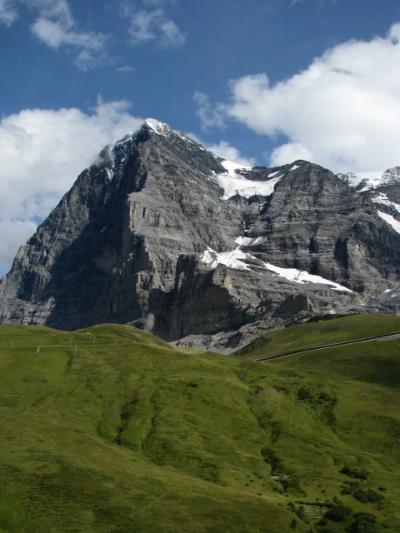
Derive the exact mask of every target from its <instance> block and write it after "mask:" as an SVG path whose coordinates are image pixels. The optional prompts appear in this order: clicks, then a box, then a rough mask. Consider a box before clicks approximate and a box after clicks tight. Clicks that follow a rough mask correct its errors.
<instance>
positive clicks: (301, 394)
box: [297, 386, 313, 401]
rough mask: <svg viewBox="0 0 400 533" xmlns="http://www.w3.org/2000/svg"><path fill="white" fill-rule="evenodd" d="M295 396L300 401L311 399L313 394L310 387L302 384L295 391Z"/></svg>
mask: <svg viewBox="0 0 400 533" xmlns="http://www.w3.org/2000/svg"><path fill="white" fill-rule="evenodd" d="M297 398H298V399H299V400H302V401H306V400H312V398H313V395H312V392H311V391H310V389H308V388H307V387H305V386H303V387H301V388H300V389H299V390H298V391H297Z"/></svg>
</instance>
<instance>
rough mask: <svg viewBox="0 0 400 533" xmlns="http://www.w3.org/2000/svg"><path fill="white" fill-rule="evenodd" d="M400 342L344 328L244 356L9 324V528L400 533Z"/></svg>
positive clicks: (1, 482)
mask: <svg viewBox="0 0 400 533" xmlns="http://www.w3.org/2000/svg"><path fill="white" fill-rule="evenodd" d="M392 331H400V320H399V319H396V318H394V317H379V316H377V317H347V318H340V319H337V320H329V321H322V322H313V323H309V324H306V325H304V326H298V327H295V328H290V329H287V330H282V331H279V332H274V333H271V334H269V335H267V336H264V337H262V338H261V339H259V340H258V341H257V342H255V343H252V345H250V347H248V348H247V349H246V350H242V351H241V352H240V355H235V356H231V357H226V356H221V355H217V354H207V353H202V352H194V351H190V350H177V349H174V348H172V347H170V346H169V345H168V344H167V343H165V342H163V341H161V340H159V339H157V338H155V337H153V336H151V335H149V334H147V333H144V332H142V331H139V330H135V329H133V328H129V327H125V326H116V325H104V326H96V327H92V328H88V329H85V330H80V331H75V332H70V333H66V332H62V331H56V330H52V329H49V328H46V327H30V326H13V327H11V326H2V327H0V421H1V422H0V531H1V532H12V533H22V532H24V533H25V532H29V533H36V532H38V533H47V532H57V533H58V532H96V533H97V532H101V533H103V532H104V533H127V532H135V533H136V532H176V531H182V532H192V531H193V532H197V531H198V532H220V531H226V532H231V531H232V532H275V531H277V532H278V531H280V532H282V531H292V530H295V531H304V532H310V531H313V532H322V531H324V532H341V531H349V532H380V531H392V532H398V531H400V409H399V404H400V340H396V339H395V340H390V341H387V342H378V341H371V342H368V343H365V344H359V345H353V346H346V347H338V348H331V349H326V350H321V351H318V352H310V353H303V354H300V355H296V356H292V357H286V358H282V359H275V360H272V361H265V362H257V361H255V360H254V358H255V357H256V356H258V355H260V354H262V355H267V354H279V353H284V352H286V351H289V350H292V349H293V350H295V349H299V348H302V347H305V348H309V347H312V346H315V345H320V344H324V343H329V342H339V341H342V340H348V339H355V338H360V337H365V336H371V335H374V334H377V335H379V334H383V333H388V332H392Z"/></svg>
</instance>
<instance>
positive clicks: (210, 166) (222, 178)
mask: <svg viewBox="0 0 400 533" xmlns="http://www.w3.org/2000/svg"><path fill="white" fill-rule="evenodd" d="M395 189H396V187H395ZM399 192H400V191H399ZM379 194H383V192H382V193H381V192H379ZM385 194H386V193H385ZM388 194H389V196H390V197H391V198H393V194H394V193H393V192H390V191H389V192H388ZM389 196H388V197H389ZM388 201H391V200H388ZM377 205H378V204H377V203H376V202H374V201H373V198H371V195H370V194H367V193H362V192H361V193H360V192H359V191H357V190H355V189H354V188H352V187H350V186H349V185H348V184H347V183H346V182H345V180H343V179H340V178H338V177H337V176H336V175H335V174H333V173H332V172H330V171H329V170H327V169H324V168H323V167H320V166H319V165H315V164H313V163H309V162H306V161H296V162H294V163H291V164H288V165H284V166H283V167H275V168H264V167H253V168H252V169H250V168H245V167H242V166H241V165H239V166H238V165H236V164H235V163H232V162H230V161H227V160H224V159H222V158H221V157H218V156H216V155H215V154H213V153H211V152H209V151H208V150H207V149H206V148H205V147H204V146H202V145H200V144H199V143H197V142H196V141H193V140H192V139H190V138H189V137H187V136H185V135H184V134H182V133H180V132H177V131H175V130H173V129H171V128H170V127H169V126H168V125H166V124H165V123H161V122H159V121H156V120H155V119H147V120H146V121H145V123H144V124H143V126H142V127H141V128H140V129H139V130H138V131H137V132H136V133H134V134H132V135H127V136H125V137H123V138H122V139H121V140H119V141H117V142H116V143H115V144H114V145H112V146H107V147H106V148H104V149H103V150H102V151H101V152H100V155H99V157H98V159H97V160H96V162H95V163H94V164H93V165H92V166H91V167H89V168H88V169H86V170H84V171H83V172H82V173H81V174H80V176H79V177H78V178H77V180H76V182H75V184H74V185H73V187H72V188H71V190H70V191H69V192H68V193H67V194H66V195H64V197H63V198H62V200H61V201H60V203H59V204H58V206H57V207H56V208H55V209H54V210H53V212H52V213H51V214H50V215H49V217H48V218H47V219H46V220H45V221H44V222H43V223H42V224H41V225H40V226H39V228H38V230H37V231H36V233H35V234H34V235H33V236H32V238H31V239H30V240H29V241H28V243H27V244H26V245H25V246H23V247H21V249H20V250H19V252H18V254H17V256H16V258H15V260H14V263H13V267H12V269H11V271H10V272H9V273H8V274H7V276H5V278H3V280H2V282H1V284H0V321H1V322H3V323H39V324H41V323H43V324H47V325H50V326H52V327H58V328H62V329H75V328H77V327H83V326H89V325H92V324H95V323H102V322H117V323H127V324H132V325H135V326H138V327H140V328H143V329H146V330H149V331H151V332H153V333H155V334H157V335H159V336H161V337H163V338H164V339H166V340H168V341H171V342H175V343H180V342H181V343H182V342H183V343H188V344H193V345H195V346H199V347H207V348H209V349H216V348H218V349H219V350H221V351H232V350H233V349H236V348H238V347H240V346H241V345H243V344H245V343H247V342H248V341H249V340H251V338H253V337H254V336H257V335H258V334H259V332H260V331H264V330H266V329H268V328H269V329H271V328H277V327H283V326H285V325H288V324H291V323H296V322H298V321H303V320H307V319H308V318H309V317H310V316H313V315H318V314H330V313H331V314H332V313H339V314H345V313H352V312H362V311H363V310H369V308H371V310H374V309H375V307H376V305H377V303H376V301H377V299H379V298H382V295H383V294H385V292H384V291H390V290H396V287H397V285H398V283H399V282H400V266H398V265H400V235H399V233H397V232H396V231H395V230H394V229H393V227H392V225H390V224H389V223H388V221H387V220H384V219H382V216H381V215H379V210H378V209H377ZM379 208H380V210H381V209H385V210H389V213H387V215H389V216H392V215H390V213H391V212H392V211H390V210H391V207H390V206H387V205H384V206H383V207H382V204H379ZM232 261H233V263H232ZM370 302H372V303H370ZM379 305H381V303H380V304H379ZM374 306H375V307H374ZM383 307H384V304H383Z"/></svg>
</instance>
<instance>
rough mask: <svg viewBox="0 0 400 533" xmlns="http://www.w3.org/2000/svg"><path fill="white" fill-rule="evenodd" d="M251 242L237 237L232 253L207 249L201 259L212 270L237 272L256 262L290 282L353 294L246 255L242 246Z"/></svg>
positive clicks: (328, 281) (341, 286) (316, 277)
mask: <svg viewBox="0 0 400 533" xmlns="http://www.w3.org/2000/svg"><path fill="white" fill-rule="evenodd" d="M249 240H250V241H252V240H253V239H249V238H248V237H237V238H236V239H235V242H236V243H237V244H238V247H237V248H235V249H234V250H231V251H230V252H222V253H218V252H216V251H215V250H213V249H212V248H210V247H207V249H206V250H205V251H204V252H203V254H202V256H201V257H200V260H201V261H202V262H203V263H205V264H206V265H207V266H209V267H210V268H211V269H215V268H217V266H218V265H225V266H226V267H228V268H233V269H235V270H251V268H250V266H249V264H247V263H246V261H249V262H255V263H256V265H257V266H258V268H260V267H261V268H264V269H265V270H269V271H270V272H273V273H274V274H277V275H278V276H280V277H282V278H285V279H287V280H288V281H291V282H294V283H299V284H300V285H304V284H305V283H312V284H317V285H327V286H328V289H332V290H334V291H339V292H349V293H352V292H353V291H351V290H350V289H348V288H347V287H344V286H343V285H339V284H338V283H335V282H334V281H330V280H329V279H325V278H323V277H321V276H316V275H314V274H309V273H308V272H306V271H304V270H298V269H297V268H282V267H278V266H275V265H272V264H271V263H264V262H263V261H260V260H258V259H257V258H256V257H254V256H252V255H251V254H249V253H245V252H243V251H242V250H241V249H240V247H241V246H242V245H247V244H248V242H249ZM256 240H257V239H256Z"/></svg>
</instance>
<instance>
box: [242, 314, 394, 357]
mask: <svg viewBox="0 0 400 533" xmlns="http://www.w3.org/2000/svg"><path fill="white" fill-rule="evenodd" d="M386 333H400V317H397V316H390V315H352V316H345V317H342V318H336V319H329V320H320V321H318V322H308V323H306V324H302V325H300V326H294V327H291V328H286V329H281V330H278V331H271V332H268V333H266V334H265V335H263V336H262V337H259V338H258V339H256V340H254V341H253V342H252V343H250V344H249V345H247V346H245V347H244V348H242V349H241V350H239V351H238V352H236V354H237V355H240V356H247V357H251V358H255V357H262V356H270V355H271V356H274V355H278V354H281V353H286V352H292V351H296V350H299V349H304V348H313V347H316V346H321V345H324V344H330V343H334V342H344V341H351V340H354V339H360V338H363V337H373V336H375V335H385V334H386Z"/></svg>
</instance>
